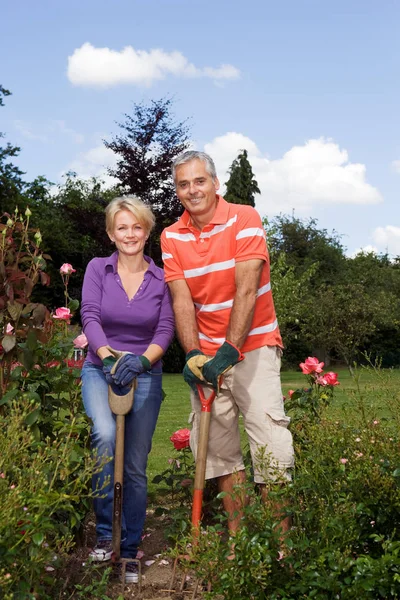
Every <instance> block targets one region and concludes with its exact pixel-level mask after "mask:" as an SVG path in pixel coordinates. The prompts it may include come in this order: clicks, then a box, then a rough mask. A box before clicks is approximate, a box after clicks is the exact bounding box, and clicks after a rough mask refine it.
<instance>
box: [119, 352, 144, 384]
mask: <svg viewBox="0 0 400 600" xmlns="http://www.w3.org/2000/svg"><path fill="white" fill-rule="evenodd" d="M150 369H151V363H150V361H149V359H148V358H146V357H145V356H137V355H136V354H130V353H128V354H124V355H123V356H121V358H119V359H118V360H117V364H116V365H115V369H114V372H113V375H112V378H113V380H114V381H115V383H116V384H117V385H119V386H122V387H124V386H127V385H128V386H131V385H132V383H133V380H134V379H136V377H138V376H139V375H141V374H142V373H144V372H145V371H149V370H150Z"/></svg>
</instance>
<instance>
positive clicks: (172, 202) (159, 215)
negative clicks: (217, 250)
mask: <svg viewBox="0 0 400 600" xmlns="http://www.w3.org/2000/svg"><path fill="white" fill-rule="evenodd" d="M125 118H126V120H125V122H124V123H119V126H120V128H121V129H122V131H123V133H121V134H119V135H116V136H115V137H114V139H113V140H112V141H111V142H105V145H106V147H107V148H110V149H111V150H112V151H113V152H115V154H117V156H118V161H117V165H116V167H113V168H110V169H109V174H110V175H112V176H113V177H115V178H116V179H117V180H118V181H119V184H120V187H121V189H122V191H123V192H124V193H129V194H134V195H136V196H138V197H139V198H141V200H143V201H144V202H147V203H149V204H150V205H151V207H152V209H153V212H154V214H155V215H156V227H155V230H154V231H153V233H152V235H151V237H150V239H149V242H148V246H147V252H148V254H150V256H152V258H153V259H154V260H156V262H158V263H159V264H161V252H160V244H159V237H160V234H161V231H162V230H163V229H164V227H166V226H167V225H170V224H171V223H173V222H174V221H175V220H176V219H177V218H178V217H179V216H180V214H181V213H182V206H181V204H180V202H179V200H178V199H177V197H176V195H175V188H174V182H173V181H172V176H171V165H172V162H173V160H174V159H175V158H176V157H177V156H178V155H179V154H181V153H182V152H184V151H185V150H187V149H188V147H189V130H188V127H187V125H186V122H185V121H181V122H176V121H175V120H174V118H173V115H172V100H171V99H169V98H162V99H161V100H152V101H151V102H150V103H149V104H144V103H140V104H134V105H133V111H132V114H131V115H128V114H126V115H125Z"/></svg>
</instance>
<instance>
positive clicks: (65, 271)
mask: <svg viewBox="0 0 400 600" xmlns="http://www.w3.org/2000/svg"><path fill="white" fill-rule="evenodd" d="M60 273H61V275H71V273H76V269H74V268H73V266H72V265H71V264H69V263H64V264H63V265H61V267H60Z"/></svg>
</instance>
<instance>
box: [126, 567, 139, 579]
mask: <svg viewBox="0 0 400 600" xmlns="http://www.w3.org/2000/svg"><path fill="white" fill-rule="evenodd" d="M138 581H139V568H138V566H137V564H136V563H126V571H125V583H138Z"/></svg>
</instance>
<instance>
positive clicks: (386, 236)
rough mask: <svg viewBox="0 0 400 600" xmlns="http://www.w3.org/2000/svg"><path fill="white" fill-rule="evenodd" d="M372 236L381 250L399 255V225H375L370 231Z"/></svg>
mask: <svg viewBox="0 0 400 600" xmlns="http://www.w3.org/2000/svg"><path fill="white" fill-rule="evenodd" d="M372 238H373V240H374V242H375V244H376V245H377V246H378V247H379V248H380V250H381V252H387V253H388V254H391V255H395V256H400V227H395V226H394V225H386V226H385V227H377V228H376V229H375V230H374V232H373V233H372Z"/></svg>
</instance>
